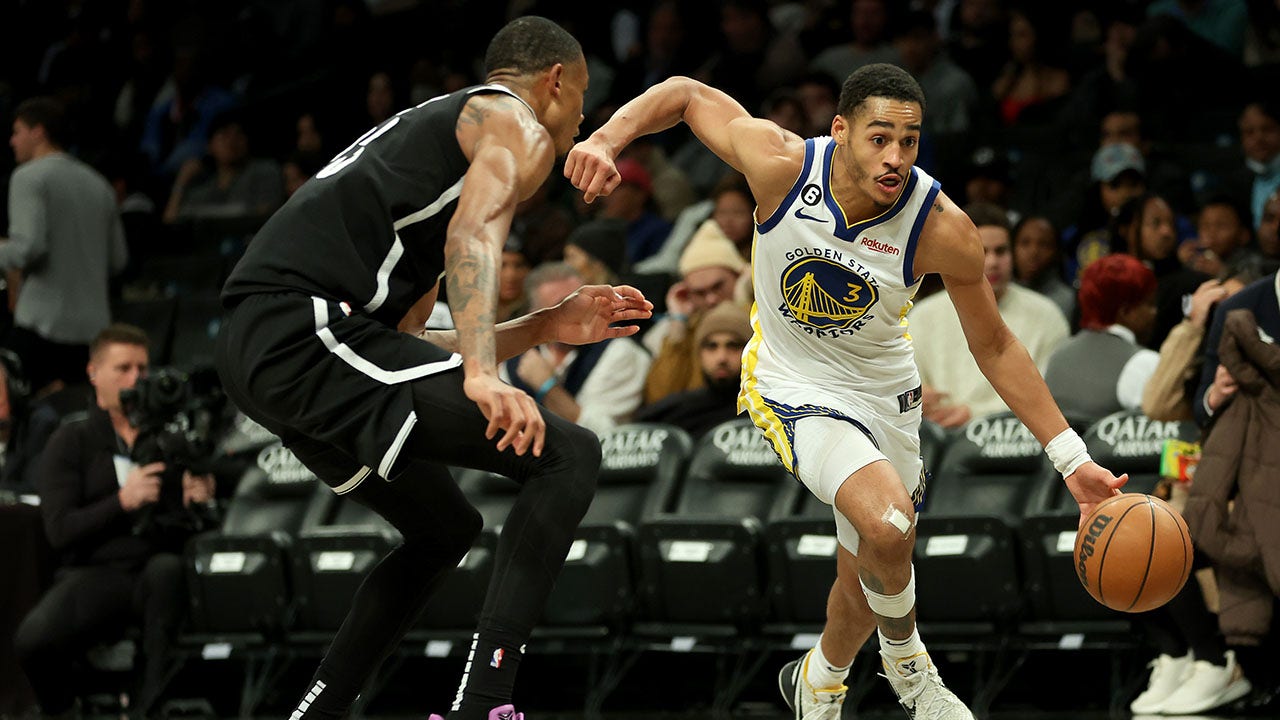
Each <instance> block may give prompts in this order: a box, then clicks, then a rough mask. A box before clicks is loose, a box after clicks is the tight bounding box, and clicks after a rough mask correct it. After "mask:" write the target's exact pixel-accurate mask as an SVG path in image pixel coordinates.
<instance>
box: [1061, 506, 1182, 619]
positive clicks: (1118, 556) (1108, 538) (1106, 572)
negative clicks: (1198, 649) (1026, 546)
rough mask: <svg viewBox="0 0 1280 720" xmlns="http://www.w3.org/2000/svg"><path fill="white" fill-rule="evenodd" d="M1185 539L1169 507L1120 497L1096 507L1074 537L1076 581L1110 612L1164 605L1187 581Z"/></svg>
mask: <svg viewBox="0 0 1280 720" xmlns="http://www.w3.org/2000/svg"><path fill="white" fill-rule="evenodd" d="M1191 552H1192V551H1191V534H1190V533H1189V532H1187V524H1186V523H1185V522H1183V520H1182V516H1181V515H1179V514H1178V513H1177V512H1176V511H1174V509H1173V508H1171V507H1169V504H1168V503H1166V502H1165V501H1163V500H1161V499H1160V498H1157V497H1152V496H1150V495H1142V494H1140V493H1125V494H1123V495H1117V496H1116V497H1113V498H1111V499H1109V500H1105V501H1103V502H1101V503H1098V506H1097V507H1096V508H1094V510H1093V513H1092V514H1091V515H1089V517H1088V519H1086V520H1085V521H1084V527H1082V528H1080V531H1079V532H1078V533H1076V551H1075V555H1074V557H1075V562H1076V575H1077V576H1078V577H1079V578H1080V582H1081V583H1082V584H1083V585H1084V589H1085V590H1088V591H1089V594H1090V595H1092V596H1093V599H1094V600H1097V601H1098V602H1100V603H1102V604H1103V605H1106V606H1107V607H1109V608H1111V609H1112V610H1119V611H1121V612H1134V613H1136V612H1146V611H1147V610H1154V609H1155V608H1158V607H1160V606H1161V605H1164V604H1165V603H1167V602H1169V601H1170V600H1171V599H1173V596H1174V595H1177V594H1178V591H1179V590H1181V589H1182V586H1183V584H1184V583H1186V582H1187V577H1188V576H1190V575H1191Z"/></svg>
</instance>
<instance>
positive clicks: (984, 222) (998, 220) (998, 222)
mask: <svg viewBox="0 0 1280 720" xmlns="http://www.w3.org/2000/svg"><path fill="white" fill-rule="evenodd" d="M964 212H965V214H966V215H968V216H969V219H970V220H972V221H973V225H974V227H998V228H1003V229H1004V230H1005V232H1008V233H1009V242H1010V243H1012V242H1013V233H1012V232H1011V231H1010V230H1009V214H1008V213H1006V212H1005V211H1004V208H1002V207H1000V206H999V205H993V204H992V203H986V202H976V203H969V205H967V206H966V207H965V209H964Z"/></svg>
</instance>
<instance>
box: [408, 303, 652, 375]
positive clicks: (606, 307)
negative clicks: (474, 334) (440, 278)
mask: <svg viewBox="0 0 1280 720" xmlns="http://www.w3.org/2000/svg"><path fill="white" fill-rule="evenodd" d="M438 287H439V286H437V288H436V289H433V290H432V291H431V292H430V293H428V295H426V296H424V300H426V299H428V298H429V299H430V301H431V302H432V303H433V304H434V301H435V295H436V290H437V289H438ZM429 315H430V312H429V311H428V312H427V316H429ZM652 316H653V303H651V302H649V301H648V300H646V299H645V297H644V294H643V293H641V292H640V291H639V290H637V289H635V288H633V287H631V286H629V285H617V286H612V285H584V286H582V287H581V288H579V289H578V290H577V291H576V292H574V293H573V294H572V295H570V296H569V297H567V298H565V299H564V300H562V301H561V302H560V304H558V305H556V306H555V307H550V308H545V309H542V310H538V311H535V312H532V313H529V314H528V315H523V316H521V317H518V318H515V319H512V320H508V321H507V322H504V323H502V324H501V325H498V326H497V327H496V328H495V329H494V346H495V350H494V351H495V354H496V356H497V359H498V362H502V361H504V360H507V359H509V358H513V357H515V356H516V355H519V354H521V353H523V352H524V351H526V350H528V349H529V348H532V347H534V346H537V345H542V344H544V343H549V342H560V343H566V344H569V345H589V344H591V343H596V342H600V341H601V340H607V339H609V338H617V337H627V336H629V335H634V334H636V333H637V332H639V330H640V326H638V325H615V324H614V323H626V322H632V321H635V320H643V319H645V318H648V317H652ZM418 327H422V326H421V324H418ZM402 329H405V328H402ZM416 334H417V336H418V337H420V338H422V339H423V340H426V341H427V342H430V343H432V344H434V345H438V346H440V347H442V348H444V349H446V350H449V351H451V352H457V351H458V333H457V331H456V330H422V331H420V332H417V333H416Z"/></svg>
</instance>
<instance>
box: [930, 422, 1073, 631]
mask: <svg viewBox="0 0 1280 720" xmlns="http://www.w3.org/2000/svg"><path fill="white" fill-rule="evenodd" d="M1047 463H1048V460H1047V458H1046V457H1045V456H1044V453H1043V450H1042V449H1041V447H1040V443H1039V442H1037V441H1036V439H1035V437H1033V436H1032V435H1031V433H1030V432H1029V431H1028V430H1027V429H1026V427H1025V426H1023V424H1022V423H1021V422H1019V421H1018V419H1017V418H1016V417H1015V416H1014V415H1013V414H1012V413H1007V412H1006V413H999V414H996V415H990V416H987V417H981V418H976V419H974V420H971V421H970V422H969V423H967V424H966V425H965V426H964V427H963V428H961V430H960V432H958V433H957V434H956V435H955V436H954V437H953V439H952V440H951V442H950V443H949V444H948V445H947V447H946V450H945V452H944V453H943V456H942V460H941V462H940V463H939V464H938V466H937V467H938V469H937V470H935V472H934V475H933V477H932V479H931V482H930V484H929V486H928V487H927V489H926V506H925V510H924V511H923V512H921V513H920V514H919V515H918V521H917V527H916V546H915V559H914V562H915V566H916V597H917V603H918V608H919V610H920V617H921V618H922V619H927V620H928V621H930V622H987V623H991V622H995V621H998V620H1000V619H1007V618H1010V617H1012V616H1013V615H1015V614H1016V613H1017V612H1018V611H1019V610H1020V609H1021V604H1022V603H1021V596H1020V588H1021V583H1020V580H1019V572H1018V564H1017V556H1016V553H1017V542H1016V538H1015V534H1014V533H1015V529H1016V528H1017V527H1018V525H1019V524H1020V522H1021V519H1022V514H1023V512H1024V510H1025V508H1026V506H1027V503H1028V500H1029V497H1030V495H1031V492H1032V490H1033V488H1034V487H1035V484H1036V479H1037V478H1039V477H1042V476H1043V475H1044V473H1045V467H1046V465H1047Z"/></svg>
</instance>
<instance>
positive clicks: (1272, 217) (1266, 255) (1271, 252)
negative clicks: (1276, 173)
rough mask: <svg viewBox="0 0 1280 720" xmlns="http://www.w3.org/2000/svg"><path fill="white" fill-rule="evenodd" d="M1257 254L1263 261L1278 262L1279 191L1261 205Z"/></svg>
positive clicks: (1279, 249) (1279, 231) (1279, 233)
mask: <svg viewBox="0 0 1280 720" xmlns="http://www.w3.org/2000/svg"><path fill="white" fill-rule="evenodd" d="M1258 254H1259V255H1261V256H1262V258H1263V259H1264V260H1280V190H1277V191H1276V192H1273V193H1271V197H1269V198H1267V201H1266V202H1265V203H1263V205H1262V219H1261V221H1260V222H1259V223H1258Z"/></svg>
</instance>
